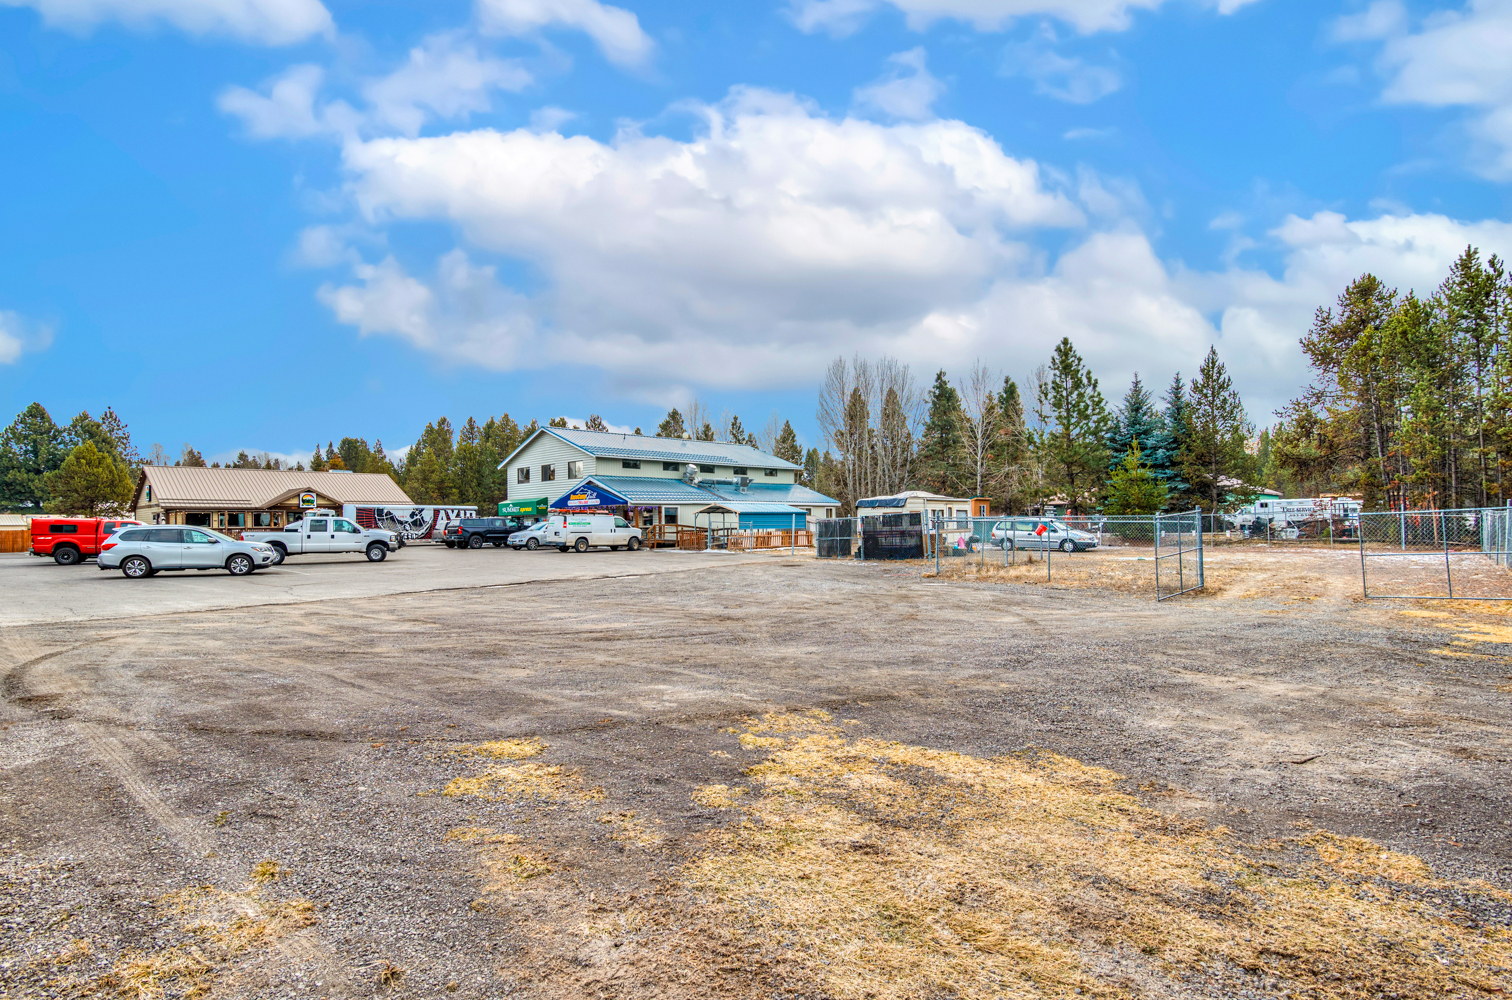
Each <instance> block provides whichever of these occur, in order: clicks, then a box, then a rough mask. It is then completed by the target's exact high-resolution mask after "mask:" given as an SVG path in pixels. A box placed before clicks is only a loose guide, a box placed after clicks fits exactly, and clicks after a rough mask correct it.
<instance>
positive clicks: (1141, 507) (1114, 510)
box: [1103, 436, 1170, 515]
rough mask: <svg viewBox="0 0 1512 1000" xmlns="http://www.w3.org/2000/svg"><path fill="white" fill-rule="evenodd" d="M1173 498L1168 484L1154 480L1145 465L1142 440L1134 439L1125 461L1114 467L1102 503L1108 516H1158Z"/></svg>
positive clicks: (1125, 455)
mask: <svg viewBox="0 0 1512 1000" xmlns="http://www.w3.org/2000/svg"><path fill="white" fill-rule="evenodd" d="M1169 499H1170V497H1169V495H1168V493H1167V491H1166V485H1165V483H1163V482H1161V481H1160V480H1159V479H1157V478H1155V475H1154V473H1152V472H1151V471H1150V467H1149V466H1148V465H1146V464H1145V463H1144V456H1143V454H1142V453H1141V452H1140V450H1139V438H1138V437H1137V436H1135V437H1131V438H1130V440H1129V448H1128V450H1127V451H1126V452H1124V458H1123V461H1122V462H1120V463H1119V464H1118V465H1115V466H1114V467H1113V472H1112V473H1111V474H1110V475H1109V477H1108V496H1107V499H1106V500H1105V501H1104V502H1103V513H1105V514H1125V515H1128V514H1134V515H1150V514H1158V513H1160V512H1161V511H1162V510H1164V509H1165V505H1166V502H1167V501H1168V500H1169Z"/></svg>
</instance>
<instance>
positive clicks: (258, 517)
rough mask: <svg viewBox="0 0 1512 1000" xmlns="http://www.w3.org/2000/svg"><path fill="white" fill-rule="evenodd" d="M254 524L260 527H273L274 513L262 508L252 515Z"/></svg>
mask: <svg viewBox="0 0 1512 1000" xmlns="http://www.w3.org/2000/svg"><path fill="white" fill-rule="evenodd" d="M252 524H253V525H254V526H255V527H258V528H267V527H271V526H272V524H273V515H272V514H269V513H268V512H267V511H265V510H260V511H258V512H257V513H256V514H253V515H252Z"/></svg>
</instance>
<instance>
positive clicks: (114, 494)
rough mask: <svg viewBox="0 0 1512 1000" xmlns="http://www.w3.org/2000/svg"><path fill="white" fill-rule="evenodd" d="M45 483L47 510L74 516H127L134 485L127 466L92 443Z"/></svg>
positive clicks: (71, 456)
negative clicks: (126, 512) (124, 514)
mask: <svg viewBox="0 0 1512 1000" xmlns="http://www.w3.org/2000/svg"><path fill="white" fill-rule="evenodd" d="M44 481H45V484H46V486H47V491H48V496H49V499H48V501H47V511H48V512H49V513H52V514H66V515H71V516H74V517H100V516H103V515H108V514H123V513H125V511H126V508H127V506H128V505H129V504H130V503H131V497H132V494H133V492H134V486H135V484H134V483H133V482H132V477H131V472H130V470H129V468H128V467H127V465H126V463H125V462H122V461H120V460H118V459H117V458H116V456H115V455H114V453H112V452H108V451H102V450H100V449H99V448H96V447H95V443H94V442H93V441H85V442H84V443H83V444H80V445H78V446H76V447H75V448H74V449H73V451H71V452H69V455H68V457H67V458H66V459H64V460H63V464H62V465H61V466H60V467H58V468H57V469H56V470H54V471H52V472H49V473H48V474H47V475H46V476H45V477H44Z"/></svg>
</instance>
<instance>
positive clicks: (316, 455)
mask: <svg viewBox="0 0 1512 1000" xmlns="http://www.w3.org/2000/svg"><path fill="white" fill-rule="evenodd" d="M185 447H188V446H187V445H186V446H185ZM184 464H185V465H188V464H189V463H187V462H185V463H184ZM327 468H328V466H327V465H326V460H325V456H324V455H322V454H321V453H320V442H319V441H316V442H315V450H314V451H312V452H310V471H311V472H324V471H325V470H326V469H327Z"/></svg>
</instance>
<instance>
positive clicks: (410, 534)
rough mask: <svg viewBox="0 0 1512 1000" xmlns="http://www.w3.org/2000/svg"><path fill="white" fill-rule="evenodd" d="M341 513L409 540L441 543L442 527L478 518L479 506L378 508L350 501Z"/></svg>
mask: <svg viewBox="0 0 1512 1000" xmlns="http://www.w3.org/2000/svg"><path fill="white" fill-rule="evenodd" d="M341 513H342V516H344V517H347V518H349V519H350V520H352V521H355V522H357V523H358V524H359V525H361V526H362V527H364V528H381V529H383V530H385V531H392V532H394V533H395V534H396V535H398V536H399V537H400V538H402V539H404V540H405V541H407V542H413V541H415V540H416V539H431V540H434V541H438V542H439V541H440V540H441V532H442V530H443V529H445V527H446V526H447V525H448V524H449V523H451V522H452V521H458V520H461V519H462V518H464V517H477V516H478V508H477V507H471V506H459V507H436V506H428V505H416V506H412V507H379V506H374V505H372V504H354V503H349V504H346V505H345V506H343V507H342V508H341Z"/></svg>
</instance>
